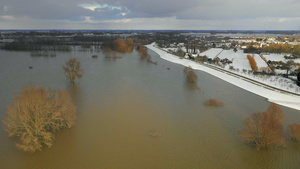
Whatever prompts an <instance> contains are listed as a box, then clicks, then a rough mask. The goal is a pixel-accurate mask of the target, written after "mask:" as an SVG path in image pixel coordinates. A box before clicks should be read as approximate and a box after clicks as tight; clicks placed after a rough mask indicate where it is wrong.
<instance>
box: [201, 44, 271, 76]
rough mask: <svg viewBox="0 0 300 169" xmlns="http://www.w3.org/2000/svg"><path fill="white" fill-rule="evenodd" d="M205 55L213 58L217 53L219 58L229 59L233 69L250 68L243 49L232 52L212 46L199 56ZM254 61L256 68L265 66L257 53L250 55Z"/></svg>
mask: <svg viewBox="0 0 300 169" xmlns="http://www.w3.org/2000/svg"><path fill="white" fill-rule="evenodd" d="M205 55H206V56H207V57H208V58H211V59H213V58H215V57H216V56H217V55H218V57H219V58H220V59H225V58H227V59H229V60H230V61H232V64H230V65H229V66H233V68H234V69H239V70H241V71H242V70H243V69H244V70H252V69H251V67H250V64H249V61H248V59H247V55H249V54H247V53H244V52H243V50H238V51H237V52H234V51H233V50H223V49H221V48H212V49H209V50H207V51H205V52H203V53H201V54H200V56H205ZM252 56H253V57H254V59H255V61H256V64H257V67H258V68H264V67H267V66H268V65H267V63H266V62H265V61H264V60H263V59H262V58H261V57H260V56H259V55H257V54H254V55H252Z"/></svg>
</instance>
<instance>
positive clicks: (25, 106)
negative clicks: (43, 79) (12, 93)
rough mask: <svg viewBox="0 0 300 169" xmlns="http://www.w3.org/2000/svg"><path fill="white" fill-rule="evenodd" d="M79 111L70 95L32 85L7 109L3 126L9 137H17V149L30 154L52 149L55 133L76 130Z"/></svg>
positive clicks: (24, 89)
mask: <svg viewBox="0 0 300 169" xmlns="http://www.w3.org/2000/svg"><path fill="white" fill-rule="evenodd" d="M75 112H76V108H75V106H74V104H73V103H72V101H71V98H70V96H69V94H68V93H67V92H66V91H56V90H52V89H48V91H46V90H45V89H44V88H43V87H40V86H35V85H32V84H30V85H29V86H28V87H27V86H24V87H23V89H22V91H21V93H20V94H19V96H18V97H16V98H15V99H14V101H13V103H12V105H10V106H8V108H7V112H6V113H7V116H6V117H5V118H4V120H3V123H4V127H5V130H6V132H7V133H8V136H9V137H17V138H19V141H18V142H17V143H16V146H17V148H19V149H21V150H23V151H26V152H35V151H41V150H42V147H43V146H47V147H51V146H52V144H53V140H54V133H55V132H57V131H59V130H61V129H63V128H70V127H72V126H73V124H74V122H75V119H76V114H75Z"/></svg>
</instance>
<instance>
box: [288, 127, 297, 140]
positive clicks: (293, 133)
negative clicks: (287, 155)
mask: <svg viewBox="0 0 300 169" xmlns="http://www.w3.org/2000/svg"><path fill="white" fill-rule="evenodd" d="M287 131H288V134H289V135H290V136H291V137H292V139H294V140H295V141H300V125H299V124H295V123H294V124H291V125H288V127H287Z"/></svg>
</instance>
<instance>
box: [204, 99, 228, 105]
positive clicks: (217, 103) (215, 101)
mask: <svg viewBox="0 0 300 169" xmlns="http://www.w3.org/2000/svg"><path fill="white" fill-rule="evenodd" d="M204 105H205V106H211V107H222V106H224V103H223V102H221V101H219V100H216V99H209V100H207V101H205V103H204Z"/></svg>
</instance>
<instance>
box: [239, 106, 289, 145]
mask: <svg viewBox="0 0 300 169" xmlns="http://www.w3.org/2000/svg"><path fill="white" fill-rule="evenodd" d="M283 119H284V115H283V112H282V110H281V109H280V107H279V106H278V105H276V104H275V103H271V105H270V106H269V108H268V111H267V112H263V113H254V114H253V115H252V116H251V117H247V118H246V119H245V121H244V123H243V127H244V128H243V130H241V131H240V133H239V134H240V136H241V137H242V138H243V141H244V142H246V143H248V144H252V145H254V146H256V148H257V150H260V149H263V148H269V147H280V146H284V145H285V138H284V135H283V127H282V123H283Z"/></svg>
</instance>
